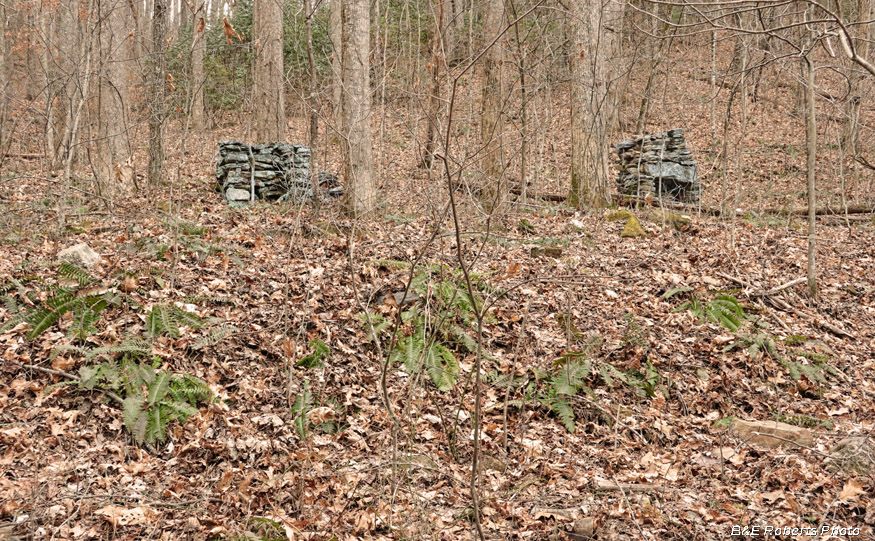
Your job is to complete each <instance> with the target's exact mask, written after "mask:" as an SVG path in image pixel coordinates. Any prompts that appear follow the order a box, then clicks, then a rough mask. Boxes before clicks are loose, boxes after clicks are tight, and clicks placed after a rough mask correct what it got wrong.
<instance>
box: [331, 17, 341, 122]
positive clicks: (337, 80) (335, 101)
mask: <svg viewBox="0 0 875 541" xmlns="http://www.w3.org/2000/svg"><path fill="white" fill-rule="evenodd" d="M342 11H343V0H331V14H330V19H329V24H328V37H329V39H330V40H331V47H332V50H331V51H332V52H331V107H332V117H333V119H334V126H335V129H337V130H340V131H343V127H342V126H343V45H342V41H343V20H342V17H341V13H342Z"/></svg>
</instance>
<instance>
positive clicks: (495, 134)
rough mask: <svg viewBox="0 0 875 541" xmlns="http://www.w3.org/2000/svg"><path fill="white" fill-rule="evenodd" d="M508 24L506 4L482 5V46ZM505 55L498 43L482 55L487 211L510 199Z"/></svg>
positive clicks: (483, 188) (483, 194) (495, 1)
mask: <svg viewBox="0 0 875 541" xmlns="http://www.w3.org/2000/svg"><path fill="white" fill-rule="evenodd" d="M504 21H505V16H504V2H503V1H502V0H488V1H487V2H485V4H484V5H483V31H482V36H481V47H486V46H488V45H489V44H490V43H492V41H493V38H494V37H495V35H496V34H497V33H498V32H500V31H501V30H502V29H503V25H504ZM503 63H504V52H503V49H502V46H501V43H500V42H499V43H495V44H494V45H492V47H490V49H489V50H488V51H487V52H486V54H484V55H483V60H482V78H481V81H482V84H483V87H482V88H481V101H480V146H481V147H482V149H483V158H482V161H481V166H480V167H481V170H482V174H483V179H482V184H481V191H480V201H481V203H482V205H483V207H484V209H485V210H486V211H487V212H490V213H491V212H493V211H494V210H496V209H498V208H499V207H500V206H501V205H502V203H503V202H504V199H505V198H506V197H507V193H506V192H507V187H506V186H505V184H506V182H505V179H504V146H503V138H504V118H503V115H502V100H503V98H504V89H503V85H502V79H503V77H502V71H503V70H502V64H503Z"/></svg>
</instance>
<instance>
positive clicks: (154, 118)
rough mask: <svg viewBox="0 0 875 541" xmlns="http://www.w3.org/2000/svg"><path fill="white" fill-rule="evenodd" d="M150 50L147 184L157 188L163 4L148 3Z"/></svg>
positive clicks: (161, 146)
mask: <svg viewBox="0 0 875 541" xmlns="http://www.w3.org/2000/svg"><path fill="white" fill-rule="evenodd" d="M152 6H153V12H152V46H151V48H150V53H151V55H150V64H151V69H150V72H151V73H150V77H149V79H150V86H151V94H152V95H151V96H150V97H151V102H150V104H149V184H150V185H151V186H157V185H158V184H159V183H160V182H161V169H162V168H163V167H164V116H165V103H164V102H165V96H166V93H167V62H166V60H165V58H164V36H165V34H166V27H165V19H166V17H167V6H166V4H165V0H152Z"/></svg>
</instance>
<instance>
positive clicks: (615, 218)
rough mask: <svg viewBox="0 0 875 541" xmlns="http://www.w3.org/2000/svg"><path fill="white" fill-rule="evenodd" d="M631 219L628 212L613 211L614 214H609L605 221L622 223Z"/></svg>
mask: <svg viewBox="0 0 875 541" xmlns="http://www.w3.org/2000/svg"><path fill="white" fill-rule="evenodd" d="M631 217H632V213H631V212H629V211H628V210H615V211H614V212H609V213H608V215H607V216H605V219H606V220H607V221H609V222H622V221H624V220H628V219H629V218H631Z"/></svg>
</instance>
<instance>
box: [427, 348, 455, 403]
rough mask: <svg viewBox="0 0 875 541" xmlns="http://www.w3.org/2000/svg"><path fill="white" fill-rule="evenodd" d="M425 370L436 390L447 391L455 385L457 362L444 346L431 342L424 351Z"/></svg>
mask: <svg viewBox="0 0 875 541" xmlns="http://www.w3.org/2000/svg"><path fill="white" fill-rule="evenodd" d="M425 369H426V371H427V372H428V375H429V377H430V378H431V381H432V382H434V384H435V385H436V386H437V388H438V390H441V391H449V390H451V389H452V388H453V387H454V386H455V385H456V376H458V375H459V361H458V360H457V359H456V356H455V355H453V352H452V351H450V350H449V349H447V348H446V346H443V345H441V344H438V343H434V342H432V344H431V345H430V346H429V348H428V350H427V351H426V355H425Z"/></svg>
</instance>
